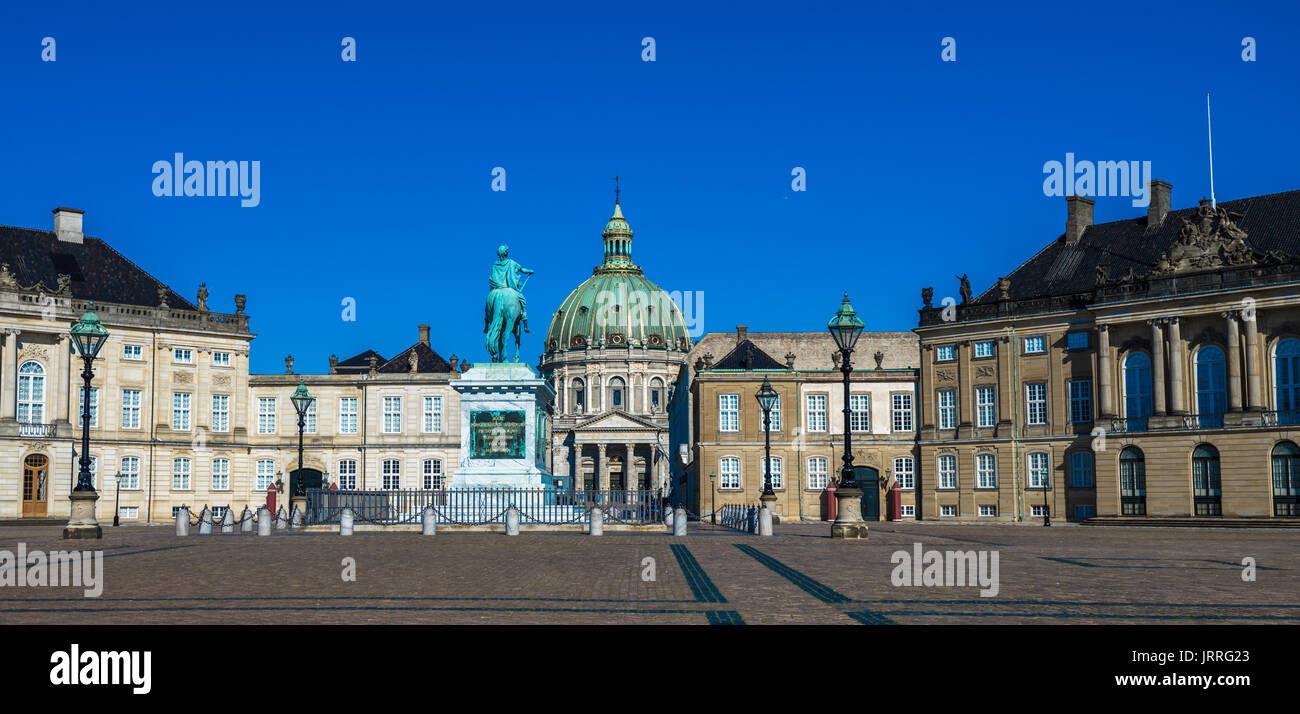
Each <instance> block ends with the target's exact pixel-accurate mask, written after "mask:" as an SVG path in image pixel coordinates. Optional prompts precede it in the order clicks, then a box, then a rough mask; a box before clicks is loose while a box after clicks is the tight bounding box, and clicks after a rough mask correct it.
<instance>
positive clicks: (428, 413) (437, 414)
mask: <svg viewBox="0 0 1300 714" xmlns="http://www.w3.org/2000/svg"><path fill="white" fill-rule="evenodd" d="M423 426H424V433H426V434H441V433H442V397H441V396H436V395H425V397H424V419H423Z"/></svg>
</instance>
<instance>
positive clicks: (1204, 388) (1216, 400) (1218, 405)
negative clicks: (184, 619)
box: [1196, 345, 1228, 429]
mask: <svg viewBox="0 0 1300 714" xmlns="http://www.w3.org/2000/svg"><path fill="white" fill-rule="evenodd" d="M1223 365H1224V361H1223V350H1222V349H1220V348H1219V347H1218V346H1217V345H1206V346H1204V347H1202V348H1201V349H1199V350H1197V351H1196V414H1197V416H1198V417H1199V421H1200V426H1201V427H1202V428H1210V429H1217V428H1220V427H1222V426H1223V413H1224V412H1226V411H1228V398H1227V384H1228V381H1227V378H1226V377H1225V376H1224V369H1223Z"/></svg>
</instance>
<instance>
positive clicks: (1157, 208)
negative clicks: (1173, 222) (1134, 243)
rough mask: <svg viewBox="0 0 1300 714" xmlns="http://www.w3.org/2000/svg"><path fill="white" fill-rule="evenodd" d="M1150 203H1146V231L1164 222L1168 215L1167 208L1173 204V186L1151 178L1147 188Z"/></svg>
mask: <svg viewBox="0 0 1300 714" xmlns="http://www.w3.org/2000/svg"><path fill="white" fill-rule="evenodd" d="M1147 190H1148V191H1149V192H1150V193H1149V197H1150V198H1151V203H1150V204H1148V205H1147V231H1148V232H1150V231H1154V230H1156V229H1157V228H1159V227H1160V226H1161V224H1163V223H1164V222H1165V216H1167V215H1169V208H1170V207H1171V206H1172V205H1173V199H1174V187H1173V186H1170V185H1169V184H1167V183H1165V182H1164V181H1158V180H1156V179H1152V180H1151V185H1150V187H1149V188H1148V189H1147Z"/></svg>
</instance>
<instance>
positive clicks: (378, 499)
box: [306, 488, 670, 525]
mask: <svg viewBox="0 0 1300 714" xmlns="http://www.w3.org/2000/svg"><path fill="white" fill-rule="evenodd" d="M430 506H431V507H432V508H433V513H434V518H435V520H436V522H437V523H439V524H454V525H486V524H492V523H505V522H506V510H507V509H508V508H509V507H510V506H514V507H515V508H517V509H519V521H520V523H522V524H525V525H527V524H542V525H564V524H574V525H581V524H587V523H590V522H591V509H592V508H600V509H601V512H602V514H603V515H604V517H605V521H606V522H609V523H625V524H633V525H642V524H649V523H657V522H663V520H664V516H665V511H664V509H665V508H668V507H670V506H669V502H668V498H667V497H666V496H664V495H662V494H660V493H659V492H657V491H652V490H648V489H612V490H607V491H562V490H556V489H550V488H500V489H497V488H463V489H445V490H432V491H425V490H414V489H402V490H397V489H394V490H388V491H339V490H333V489H322V488H312V489H307V513H306V523H307V524H308V525H322V524H336V523H338V522H339V516H340V515H342V513H343V509H344V508H351V509H352V512H353V515H354V518H355V522H356V523H357V524H366V523H370V524H379V525H402V524H414V525H418V524H420V523H421V522H422V521H423V518H424V509H425V508H427V507H430Z"/></svg>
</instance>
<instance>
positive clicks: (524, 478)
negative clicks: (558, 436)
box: [449, 362, 555, 488]
mask: <svg viewBox="0 0 1300 714" xmlns="http://www.w3.org/2000/svg"><path fill="white" fill-rule="evenodd" d="M451 386H452V387H453V388H454V389H455V390H456V391H457V392H458V393H460V454H461V455H460V463H459V464H458V467H457V469H456V472H455V473H454V474H453V475H452V478H451V483H450V484H449V487H450V488H550V487H554V485H555V479H554V477H553V476H552V475H551V473H550V472H549V471H548V470H547V468H546V444H547V435H546V432H547V423H546V415H547V411H548V410H549V408H550V406H551V404H553V403H554V402H555V390H554V389H552V388H551V385H550V384H549V383H548V382H547V381H546V380H544V379H541V378H539V377H538V376H537V374H536V373H535V372H533V370H532V368H531V367H529V366H528V365H526V364H522V363H518V362H487V363H482V362H480V363H477V364H474V365H473V366H471V367H470V368H469V370H468V371H466V372H465V373H464V374H462V375H461V377H460V379H456V380H453V381H452V384H451Z"/></svg>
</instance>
